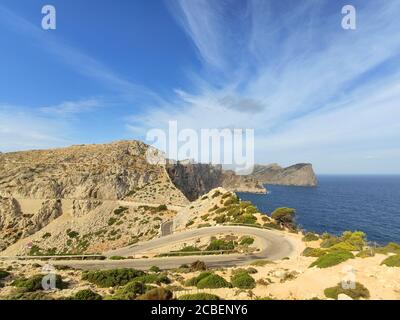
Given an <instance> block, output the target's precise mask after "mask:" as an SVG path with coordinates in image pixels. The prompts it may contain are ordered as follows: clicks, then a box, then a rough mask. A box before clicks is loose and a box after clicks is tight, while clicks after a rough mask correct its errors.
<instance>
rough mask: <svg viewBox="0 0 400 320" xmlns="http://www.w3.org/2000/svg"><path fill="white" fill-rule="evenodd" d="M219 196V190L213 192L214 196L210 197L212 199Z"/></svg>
mask: <svg viewBox="0 0 400 320" xmlns="http://www.w3.org/2000/svg"><path fill="white" fill-rule="evenodd" d="M221 195H222V193H221V192H220V191H219V190H217V191H215V192H214V194H213V195H212V196H211V198H213V199H214V198H216V197H219V196H221Z"/></svg>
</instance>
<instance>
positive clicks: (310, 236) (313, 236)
mask: <svg viewBox="0 0 400 320" xmlns="http://www.w3.org/2000/svg"><path fill="white" fill-rule="evenodd" d="M302 240H303V241H304V242H310V241H317V240H319V236H318V235H316V234H315V233H311V232H308V233H306V234H305V235H304V237H303V239H302Z"/></svg>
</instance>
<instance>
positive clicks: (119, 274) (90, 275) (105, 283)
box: [82, 269, 145, 288]
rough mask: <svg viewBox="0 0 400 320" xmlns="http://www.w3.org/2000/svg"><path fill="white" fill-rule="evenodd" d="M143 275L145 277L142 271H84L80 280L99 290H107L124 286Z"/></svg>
mask: <svg viewBox="0 0 400 320" xmlns="http://www.w3.org/2000/svg"><path fill="white" fill-rule="evenodd" d="M143 275H145V273H144V272H143V271H141V270H135V269H113V270H100V271H86V272H84V273H83V275H82V280H86V281H89V282H91V283H94V284H95V285H97V286H99V287H101V288H109V287H115V286H123V285H126V284H127V283H128V282H130V281H132V280H134V279H135V278H138V277H141V276H143Z"/></svg>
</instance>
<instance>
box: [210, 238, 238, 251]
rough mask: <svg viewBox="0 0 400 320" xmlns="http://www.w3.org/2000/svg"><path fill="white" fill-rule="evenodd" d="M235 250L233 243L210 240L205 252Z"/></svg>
mask: <svg viewBox="0 0 400 320" xmlns="http://www.w3.org/2000/svg"><path fill="white" fill-rule="evenodd" d="M233 249H235V244H234V242H233V241H225V240H222V239H219V240H212V241H211V243H210V244H209V245H208V247H207V249H206V251H220V250H233Z"/></svg>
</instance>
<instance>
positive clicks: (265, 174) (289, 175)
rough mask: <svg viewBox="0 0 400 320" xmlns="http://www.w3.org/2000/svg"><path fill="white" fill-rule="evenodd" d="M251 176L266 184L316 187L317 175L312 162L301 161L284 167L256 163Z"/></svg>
mask: <svg viewBox="0 0 400 320" xmlns="http://www.w3.org/2000/svg"><path fill="white" fill-rule="evenodd" d="M250 177H252V178H254V179H256V180H258V181H260V182H261V183H264V184H276V185H286V186H302V187H315V186H317V184H318V181H317V177H316V175H315V173H314V170H313V168H312V165H311V164H308V163H299V164H295V165H293V166H290V167H287V168H282V167H281V166H279V165H277V164H270V165H255V167H254V171H253V173H252V174H251V175H250Z"/></svg>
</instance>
